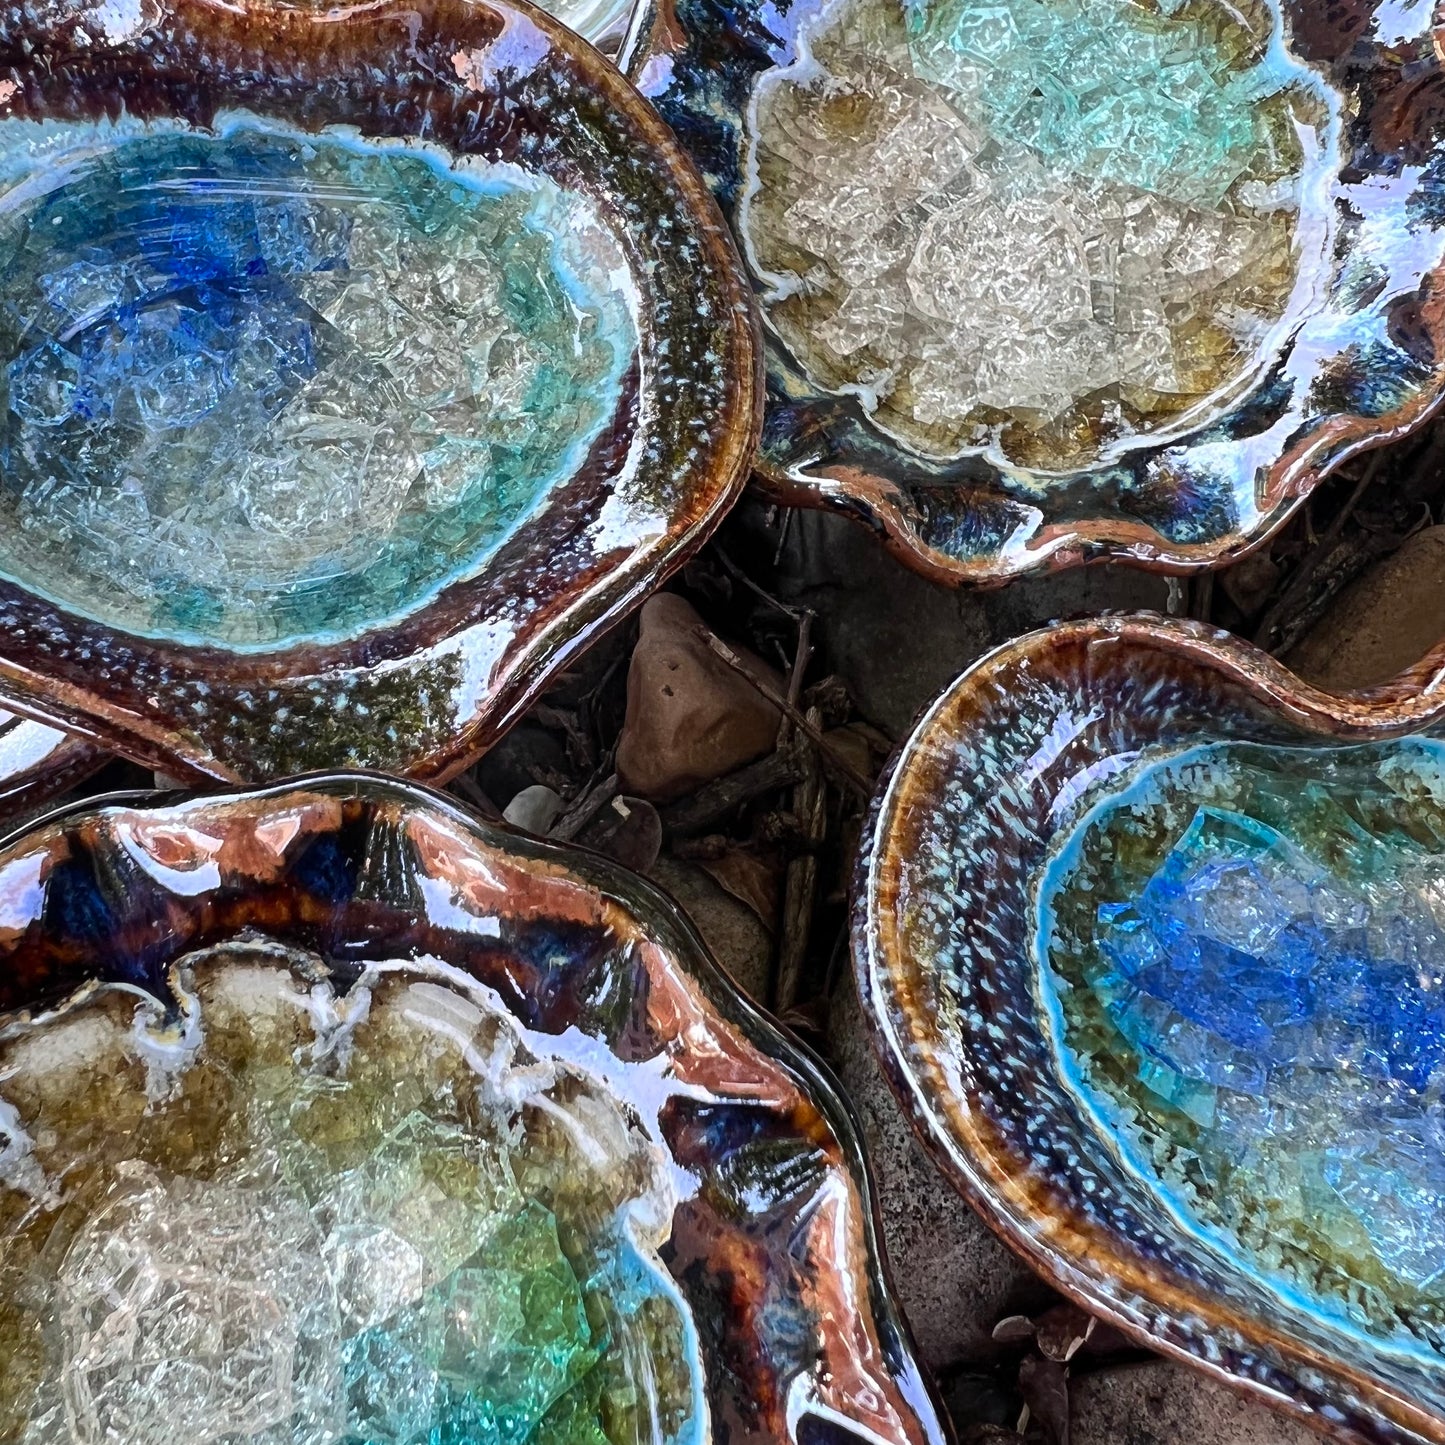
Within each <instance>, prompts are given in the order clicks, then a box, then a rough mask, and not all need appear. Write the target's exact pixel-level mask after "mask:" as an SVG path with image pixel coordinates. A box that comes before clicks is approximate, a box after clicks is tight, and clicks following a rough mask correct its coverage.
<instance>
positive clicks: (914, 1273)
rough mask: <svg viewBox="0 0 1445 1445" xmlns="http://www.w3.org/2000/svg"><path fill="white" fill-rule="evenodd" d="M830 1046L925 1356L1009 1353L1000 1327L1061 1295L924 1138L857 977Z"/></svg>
mask: <svg viewBox="0 0 1445 1445" xmlns="http://www.w3.org/2000/svg"><path fill="white" fill-rule="evenodd" d="M828 1052H829V1055H830V1057H831V1059H832V1062H833V1065H834V1068H835V1069H836V1070H837V1073H838V1076H839V1078H840V1080H841V1082H842V1084H843V1088H844V1091H845V1092H846V1093H847V1095H848V1098H849V1099H850V1100H851V1102H852V1104H853V1108H854V1111H855V1112H856V1114H857V1115H858V1121H859V1123H860V1124H861V1125H862V1127H863V1138H864V1143H865V1145H866V1146H867V1149H868V1154H869V1157H870V1160H871V1162H872V1165H873V1175H874V1178H875V1180H876V1181H877V1185H878V1206H879V1210H880V1212H881V1214H882V1218H883V1243H884V1248H885V1250H886V1253H887V1256H888V1262H889V1266H890V1273H891V1275H892V1279H893V1285H894V1295H895V1297H896V1298H897V1300H898V1303H899V1304H900V1306H901V1307H902V1309H903V1313H904V1315H905V1316H906V1317H907V1319H908V1322H909V1324H910V1325H911V1326H912V1329H913V1337H914V1339H915V1340H916V1341H917V1344H918V1348H919V1352H920V1354H921V1356H922V1358H923V1362H924V1363H925V1364H926V1365H927V1366H929V1368H931V1369H932V1370H934V1371H936V1372H942V1371H944V1370H947V1369H950V1368H952V1367H954V1366H957V1365H960V1364H966V1363H968V1362H970V1361H977V1360H986V1359H993V1358H996V1357H997V1356H998V1355H1000V1354H1001V1353H1005V1352H1006V1349H1005V1347H1001V1346H1000V1345H998V1344H996V1343H995V1342H994V1339H993V1327H994V1325H995V1323H996V1322H997V1321H998V1320H1000V1319H1002V1318H1003V1317H1004V1316H1006V1315H1014V1314H1029V1315H1034V1314H1038V1313H1041V1312H1042V1311H1043V1310H1045V1309H1047V1308H1048V1306H1049V1305H1050V1304H1051V1303H1053V1302H1054V1300H1055V1299H1056V1298H1057V1296H1056V1295H1055V1294H1054V1292H1053V1291H1052V1290H1051V1289H1049V1287H1048V1286H1047V1285H1046V1284H1044V1283H1043V1281H1042V1280H1040V1279H1038V1278H1037V1277H1036V1276H1035V1275H1034V1274H1033V1273H1032V1272H1031V1271H1030V1270H1029V1269H1028V1268H1027V1266H1026V1265H1024V1264H1023V1262H1022V1261H1021V1260H1019V1259H1018V1258H1016V1257H1015V1256H1014V1255H1013V1254H1012V1253H1010V1251H1009V1250H1008V1249H1006V1248H1005V1247H1004V1246H1003V1245H1002V1244H1000V1243H999V1241H998V1240H997V1239H995V1238H994V1236H993V1235H992V1234H991V1233H990V1232H989V1229H988V1227H987V1225H985V1224H984V1222H983V1221H982V1220H981V1219H980V1218H979V1217H978V1216H977V1215H976V1214H975V1213H974V1212H973V1210H972V1209H970V1208H969V1206H968V1205H967V1204H966V1203H965V1202H964V1201H963V1199H962V1198H961V1197H960V1196H959V1194H958V1193H957V1192H956V1191H955V1190H954V1189H953V1187H952V1186H951V1185H950V1184H949V1183H948V1181H947V1180H946V1179H944V1177H943V1175H942V1174H940V1173H939V1171H938V1169H937V1168H936V1167H935V1165H934V1164H933V1162H932V1161H931V1160H930V1159H929V1157H928V1156H927V1155H926V1154H925V1153H924V1151H923V1148H922V1146H921V1145H920V1144H919V1143H918V1142H917V1140H916V1139H915V1138H914V1136H913V1130H912V1128H911V1127H910V1125H909V1123H908V1121H907V1119H905V1118H904V1115H903V1111H902V1109H901V1108H900V1107H899V1105H898V1101H897V1099H896V1098H895V1097H894V1094H893V1090H892V1089H891V1088H890V1087H889V1084H888V1081H887V1079H885V1078H884V1077H883V1070H882V1067H881V1065H880V1064H879V1063H878V1060H877V1057H876V1056H875V1054H874V1052H873V1047H872V1043H871V1041H870V1040H869V1038H868V1036H867V1033H866V1032H865V1025H864V1022H863V1016H862V1010H861V1009H860V1007H859V1004H858V997H857V993H856V991H855V989H854V988H853V985H852V983H851V981H850V980H844V981H843V982H841V983H840V984H839V986H838V992H837V996H836V997H835V999H834V1001H833V1007H832V1012H831V1016H830V1018H829V1027H828Z"/></svg>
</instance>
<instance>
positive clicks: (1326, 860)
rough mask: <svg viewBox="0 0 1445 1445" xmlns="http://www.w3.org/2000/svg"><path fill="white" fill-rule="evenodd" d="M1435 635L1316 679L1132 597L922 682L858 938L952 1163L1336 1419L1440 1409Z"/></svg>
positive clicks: (1262, 1384) (1143, 1314) (1104, 1291)
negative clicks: (1405, 658)
mask: <svg viewBox="0 0 1445 1445" xmlns="http://www.w3.org/2000/svg"><path fill="white" fill-rule="evenodd" d="M1442 669H1445V656H1442V655H1440V654H1437V655H1436V656H1435V658H1434V659H1433V660H1430V661H1427V663H1426V664H1424V665H1422V667H1421V669H1419V670H1418V671H1417V672H1416V673H1415V674H1413V675H1411V676H1409V677H1406V678H1403V679H1402V680H1401V681H1400V682H1399V683H1398V684H1394V685H1392V686H1390V687H1388V688H1384V689H1380V690H1378V691H1377V692H1374V693H1371V694H1358V695H1353V696H1347V697H1331V696H1328V695H1326V694H1324V693H1321V692H1318V691H1316V690H1314V689H1312V688H1310V687H1309V686H1307V685H1305V684H1304V683H1302V682H1300V681H1299V680H1298V679H1296V678H1294V677H1292V676H1291V675H1290V674H1289V673H1288V672H1286V671H1285V670H1284V669H1283V668H1282V667H1281V666H1279V664H1277V663H1275V662H1274V661H1273V660H1272V659H1270V658H1269V657H1267V656H1265V655H1264V654H1262V653H1260V652H1258V651H1256V650H1254V649H1253V648H1251V647H1249V646H1247V645H1245V644H1244V643H1241V642H1239V641H1237V640H1235V639H1232V638H1230V637H1229V636H1227V635H1226V634H1222V633H1216V632H1213V631H1210V630H1207V629H1205V628H1203V627H1200V626H1197V625H1193V624H1187V623H1183V622H1168V621H1165V620H1162V619H1157V618H1110V619H1101V620H1097V621H1086V622H1079V623H1072V624H1067V625H1062V626H1058V627H1055V628H1052V629H1050V630H1046V631H1044V632H1039V633H1034V634H1032V635H1030V636H1028V637H1025V638H1023V639H1021V640H1020V641H1018V642H1014V643H1011V644H1009V645H1007V646H1005V647H1003V648H1000V649H999V650H998V651H996V652H994V653H992V654H991V655H990V656H988V657H987V658H985V659H983V660H982V661H981V662H979V663H978V664H977V665H976V666H975V667H974V668H973V669H971V670H970V671H969V672H968V673H966V674H965V675H964V676H963V677H962V678H961V679H960V680H959V681H958V682H957V683H955V684H954V686H953V687H952V688H950V689H949V690H948V691H947V692H946V693H945V694H944V695H943V697H941V698H940V699H939V701H938V702H937V703H935V704H934V705H933V707H932V708H931V709H930V710H929V711H928V712H927V714H926V715H925V716H924V718H923V720H922V721H921V722H920V724H919V725H918V728H917V730H916V731H915V732H914V734H913V736H912V737H911V738H910V739H909V741H908V742H907V743H906V744H905V745H904V747H903V749H902V752H901V755H900V757H899V759H898V762H897V765H896V768H895V770H894V772H893V774H892V777H891V780H890V781H889V782H888V783H887V785H886V786H885V788H884V790H883V792H882V793H881V795H880V797H879V800H878V802H877V805H876V812H875V815H874V817H873V819H872V822H871V824H870V827H869V830H868V833H867V845H866V853H867V857H866V860H865V863H864V866H863V868H862V871H861V873H860V878H859V893H858V901H857V911H856V916H855V931H854V949H855V961H856V965H857V971H858V980H859V985H860V988H861V991H862V995H863V998H864V1001H865V1011H866V1013H867V1015H868V1016H869V1018H870V1021H871V1023H872V1025H873V1028H874V1031H875V1041H876V1043H877V1044H878V1046H879V1049H880V1052H881V1054H882V1057H883V1060H884V1062H885V1065H886V1067H887V1070H888V1072H889V1075H890V1077H891V1079H892V1081H893V1083H894V1085H895V1087H896V1089H897V1090H898V1093H899V1095H900V1097H901V1098H902V1100H903V1101H904V1103H905V1105H906V1107H907V1109H908V1110H909V1112H910V1113H911V1115H912V1117H913V1119H914V1121H915V1122H916V1124H917V1125H918V1127H919V1131H920V1134H921V1135H922V1137H923V1138H924V1139H925V1141H926V1142H927V1143H928V1144H929V1145H930V1146H931V1149H932V1152H933V1153H934V1155H935V1157H936V1158H937V1159H938V1160H939V1162H940V1163H941V1165H942V1166H943V1168H944V1169H945V1170H946V1172H947V1173H948V1174H949V1175H950V1177H951V1178H952V1179H953V1180H954V1182H955V1183H956V1184H957V1185H958V1187H959V1188H960V1189H961V1190H962V1192H963V1193H964V1194H965V1195H966V1196H967V1198H968V1199H969V1200H970V1201H971V1202H972V1203H973V1204H974V1205H975V1206H976V1207H977V1208H978V1209H979V1210H980V1211H981V1212H982V1214H983V1215H984V1217H985V1218H986V1219H987V1220H988V1221H989V1222H990V1223H991V1224H992V1225H993V1227H994V1228H995V1229H996V1230H997V1231H998V1232H999V1233H1000V1235H1001V1236H1002V1237H1003V1238H1004V1239H1005V1240H1006V1241H1007V1242H1008V1243H1009V1244H1011V1245H1012V1246H1013V1247H1014V1248H1015V1249H1017V1250H1018V1251H1019V1252H1020V1253H1022V1254H1023V1256H1024V1257H1025V1258H1026V1259H1028V1260H1029V1261H1030V1262H1031V1263H1032V1264H1033V1265H1034V1267H1035V1268H1037V1269H1038V1270H1039V1271H1040V1272H1042V1273H1043V1274H1045V1275H1047V1276H1048V1277H1049V1278H1050V1279H1052V1280H1053V1281H1054V1282H1055V1283H1057V1284H1058V1286H1059V1287H1060V1288H1062V1289H1063V1290H1065V1291H1066V1292H1068V1293H1069V1294H1071V1295H1073V1296H1074V1297H1075V1298H1077V1299H1079V1300H1080V1301H1082V1302H1083V1303H1084V1304H1085V1306H1086V1307H1087V1308H1089V1309H1090V1310H1093V1311H1095V1312H1096V1313H1098V1314H1100V1315H1102V1316H1104V1317H1106V1318H1108V1319H1111V1320H1113V1321H1115V1322H1116V1323H1117V1324H1119V1325H1120V1326H1121V1327H1122V1328H1124V1329H1125V1330H1127V1331H1128V1332H1129V1333H1131V1334H1132V1335H1134V1336H1135V1337H1136V1338H1138V1339H1139V1340H1140V1341H1141V1342H1143V1343H1145V1344H1147V1345H1149V1346H1150V1347H1152V1348H1157V1349H1161V1350H1164V1351H1166V1352H1168V1353H1171V1354H1174V1355H1177V1356H1180V1357H1182V1358H1184V1359H1186V1360H1189V1361H1191V1362H1192V1363H1194V1364H1196V1365H1198V1366H1200V1367H1201V1368H1203V1369H1206V1370H1208V1371H1209V1372H1211V1373H1212V1374H1215V1375H1217V1376H1220V1377H1222V1378H1223V1379H1225V1380H1227V1381H1228V1382H1229V1383H1231V1384H1234V1385H1236V1386H1238V1387H1240V1388H1241V1389H1245V1390H1248V1391H1250V1392H1252V1393H1254V1394H1256V1395H1257V1396H1259V1397H1261V1398H1263V1399H1264V1400H1267V1401H1268V1402H1269V1403H1271V1404H1274V1405H1276V1406H1279V1407H1280V1408H1283V1409H1286V1410H1289V1411H1291V1412H1293V1413H1295V1414H1297V1415H1300V1416H1302V1417H1303V1418H1304V1419H1305V1420H1307V1421H1308V1422H1309V1423H1310V1424H1312V1425H1314V1426H1316V1427H1317V1428H1319V1429H1322V1430H1324V1431H1326V1432H1327V1433H1334V1434H1336V1435H1338V1436H1339V1437H1340V1438H1341V1439H1348V1440H1370V1441H1390V1442H1404V1441H1415V1442H1418V1441H1427V1440H1428V1441H1436V1442H1438V1441H1442V1440H1445V1383H1442V1382H1445V1370H1442V1368H1441V1362H1442V1351H1445V1336H1442V1333H1441V1326H1440V1322H1441V1319H1442V1309H1445V1271H1442V1266H1445V1257H1442V1253H1441V1240H1442V1239H1445V1227H1442V1226H1445V1218H1442V1211H1445V1188H1442V1183H1445V1179H1442V1174H1441V1166H1440V1159H1441V1153H1440V1135H1439V1131H1440V1129H1441V1127H1442V1123H1445V1105H1442V1088H1445V1067H1442V1065H1445V919H1442V914H1441V911H1440V906H1439V897H1440V893H1439V885H1440V881H1441V880H1442V878H1445V692H1442V689H1441V687H1440V684H1439V676H1440V675H1445V674H1442V672H1441V670H1442Z"/></svg>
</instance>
